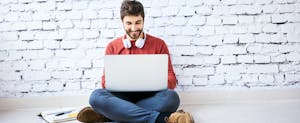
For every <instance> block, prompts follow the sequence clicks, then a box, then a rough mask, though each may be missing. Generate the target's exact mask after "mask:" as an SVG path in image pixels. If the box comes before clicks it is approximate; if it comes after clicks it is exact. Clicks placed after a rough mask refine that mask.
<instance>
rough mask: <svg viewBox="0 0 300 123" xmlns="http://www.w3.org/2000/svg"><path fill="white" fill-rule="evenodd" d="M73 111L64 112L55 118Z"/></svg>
mask: <svg viewBox="0 0 300 123" xmlns="http://www.w3.org/2000/svg"><path fill="white" fill-rule="evenodd" d="M71 112H72V111H68V112H62V113H58V114H56V115H55V116H60V115H64V114H67V113H71Z"/></svg>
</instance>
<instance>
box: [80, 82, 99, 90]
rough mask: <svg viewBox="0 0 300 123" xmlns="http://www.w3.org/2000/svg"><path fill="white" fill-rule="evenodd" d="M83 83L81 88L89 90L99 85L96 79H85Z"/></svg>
mask: <svg viewBox="0 0 300 123" xmlns="http://www.w3.org/2000/svg"><path fill="white" fill-rule="evenodd" d="M80 84H81V89H89V90H94V89H96V88H98V87H99V86H98V85H97V84H98V83H97V81H96V80H91V79H88V80H84V81H83V82H81V83H80Z"/></svg>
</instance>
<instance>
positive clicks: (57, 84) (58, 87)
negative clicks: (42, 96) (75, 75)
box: [48, 80, 64, 92]
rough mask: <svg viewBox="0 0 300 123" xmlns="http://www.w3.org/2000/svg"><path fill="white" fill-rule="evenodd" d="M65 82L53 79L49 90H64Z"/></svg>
mask: <svg viewBox="0 0 300 123" xmlns="http://www.w3.org/2000/svg"><path fill="white" fill-rule="evenodd" d="M63 89H64V83H63V82H61V81H55V80H51V81H49V85H48V91H50V92H56V91H63Z"/></svg>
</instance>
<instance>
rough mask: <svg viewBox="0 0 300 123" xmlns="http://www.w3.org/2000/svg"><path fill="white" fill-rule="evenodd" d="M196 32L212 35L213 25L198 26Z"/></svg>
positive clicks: (213, 31)
mask: <svg viewBox="0 0 300 123" xmlns="http://www.w3.org/2000/svg"><path fill="white" fill-rule="evenodd" d="M198 34H199V35H201V36H208V35H214V34H215V29H214V27H213V26H203V27H200V28H199V30H198Z"/></svg>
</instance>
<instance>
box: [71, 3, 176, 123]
mask: <svg viewBox="0 0 300 123" xmlns="http://www.w3.org/2000/svg"><path fill="white" fill-rule="evenodd" d="M120 15H121V20H122V23H123V27H124V29H125V32H126V34H125V35H124V36H122V37H119V38H117V39H115V40H114V41H112V42H110V43H109V44H108V46H107V47H106V51H105V54H106V55H109V54H168V60H169V61H168V88H169V89H167V90H163V91H158V92H110V91H108V90H106V89H105V75H103V76H102V87H103V89H96V90H95V91H94V92H93V93H92V94H91V96H90V100H89V103H90V105H91V106H92V108H89V107H87V108H84V109H83V110H81V111H80V112H79V114H78V117H77V119H78V120H79V121H81V122H95V121H98V122H99V121H100V122H101V121H102V122H103V121H109V120H108V119H110V120H113V121H117V122H128V123H164V122H165V120H164V118H165V117H168V116H169V115H170V114H171V113H173V112H175V111H176V110H177V108H178V106H179V102H180V101H179V97H178V94H177V93H176V92H175V91H173V89H174V88H175V87H176V83H177V79H176V76H175V74H174V71H173V67H172V64H171V61H170V54H169V50H168V48H167V46H166V44H165V43H164V41H163V40H161V39H159V38H156V37H154V36H151V35H149V34H145V32H143V27H144V17H145V15H144V7H143V5H142V4H141V3H140V2H139V1H136V0H124V1H123V3H122V5H121V9H120Z"/></svg>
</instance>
